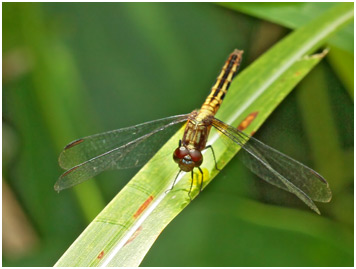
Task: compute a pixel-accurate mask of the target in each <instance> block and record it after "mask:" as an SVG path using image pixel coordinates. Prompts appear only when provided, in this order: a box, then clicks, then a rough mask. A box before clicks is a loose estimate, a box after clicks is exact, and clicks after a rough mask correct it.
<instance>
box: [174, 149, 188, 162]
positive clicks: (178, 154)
mask: <svg viewBox="0 0 356 269" xmlns="http://www.w3.org/2000/svg"><path fill="white" fill-rule="evenodd" d="M188 154H189V151H188V150H187V149H186V148H185V147H180V148H177V149H176V150H175V151H174V153H173V159H174V161H175V162H176V163H179V161H180V160H181V159H183V158H184V157H185V156H186V155H188Z"/></svg>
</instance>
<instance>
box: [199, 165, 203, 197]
mask: <svg viewBox="0 0 356 269" xmlns="http://www.w3.org/2000/svg"><path fill="white" fill-rule="evenodd" d="M198 169H199V171H200V173H201V180H200V189H199V193H201V191H202V190H203V183H204V173H203V170H201V168H200V167H198Z"/></svg>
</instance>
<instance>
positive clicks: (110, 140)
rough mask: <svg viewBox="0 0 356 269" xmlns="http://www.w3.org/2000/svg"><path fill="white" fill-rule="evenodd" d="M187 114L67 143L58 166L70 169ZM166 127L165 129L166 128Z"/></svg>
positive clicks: (179, 120) (183, 117)
mask: <svg viewBox="0 0 356 269" xmlns="http://www.w3.org/2000/svg"><path fill="white" fill-rule="evenodd" d="M188 115H189V114H185V115H177V116H172V117H167V118H163V119H159V120H154V121H149V122H145V123H142V124H138V125H135V126H131V127H126V128H121V129H117V130H113V131H109V132H105V133H100V134H95V135H91V136H87V137H84V138H81V139H78V140H75V141H73V142H71V143H69V144H68V145H67V146H66V147H65V148H64V149H63V151H62V152H61V154H60V155H59V159H58V162H59V165H60V166H61V167H62V168H63V169H69V168H72V167H74V166H76V165H78V164H81V163H83V162H85V161H87V160H90V159H92V158H95V157H97V156H99V155H101V154H104V153H106V152H108V151H110V150H112V149H116V148H119V147H121V146H123V145H126V144H127V143H129V142H130V141H133V140H135V139H137V138H139V137H141V136H143V135H145V134H148V133H151V132H152V131H154V130H156V129H159V128H161V127H163V126H166V125H168V126H169V124H170V123H172V124H175V123H177V122H181V121H184V120H186V119H187V117H188ZM168 126H167V127H168Z"/></svg>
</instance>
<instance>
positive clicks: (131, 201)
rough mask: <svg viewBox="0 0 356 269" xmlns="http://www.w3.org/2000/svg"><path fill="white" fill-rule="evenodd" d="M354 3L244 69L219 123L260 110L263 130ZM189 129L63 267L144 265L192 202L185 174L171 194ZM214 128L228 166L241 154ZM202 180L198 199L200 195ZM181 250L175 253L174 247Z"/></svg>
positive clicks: (207, 160) (209, 174)
mask: <svg viewBox="0 0 356 269" xmlns="http://www.w3.org/2000/svg"><path fill="white" fill-rule="evenodd" d="M352 18H353V12H352V10H351V11H350V4H340V5H338V6H336V7H335V8H334V9H333V10H329V11H327V12H326V13H325V14H323V15H322V16H320V17H319V18H317V19H316V20H315V21H313V22H311V23H310V24H308V25H306V26H304V27H301V28H300V29H298V30H297V31H295V32H293V33H292V34H290V35H289V36H287V37H286V38H285V39H283V40H282V41H280V42H279V43H278V44H276V45H275V46H274V47H273V48H272V49H270V50H269V51H268V52H267V53H265V54H264V55H263V56H262V57H260V58H259V59H258V60H257V61H255V62H254V63H253V64H252V65H251V66H249V67H248V68H246V69H245V70H243V71H242V72H241V74H240V75H238V76H237V78H236V79H235V80H234V82H233V83H232V85H231V89H230V91H229V93H228V94H227V96H226V98H225V101H224V104H223V105H222V107H221V109H220V111H219V112H218V114H217V118H219V119H221V120H223V121H225V122H227V123H229V124H231V125H232V126H238V125H239V124H240V123H241V122H242V121H243V120H244V119H245V118H246V117H247V116H248V115H250V114H251V113H253V112H258V114H257V117H256V118H255V119H254V120H253V121H252V122H251V124H250V125H249V126H248V128H247V129H245V130H244V131H245V132H246V133H250V134H251V133H252V132H254V131H256V130H257V129H258V127H259V126H260V125H261V124H262V123H263V121H264V120H265V119H266V118H267V117H268V115H270V113H271V112H272V111H273V110H274V109H275V108H276V107H277V105H278V104H279V103H280V102H281V101H282V100H283V99H284V98H285V97H286V96H287V95H288V93H289V92H290V91H291V90H292V89H293V88H294V86H295V85H296V84H297V83H298V82H299V81H300V80H301V79H302V78H303V77H304V76H305V75H306V74H307V73H308V72H309V71H310V70H311V69H312V68H313V67H314V66H315V65H316V64H317V63H318V62H319V61H320V60H321V59H322V58H323V56H324V55H325V53H321V54H316V55H313V56H308V54H310V53H312V52H314V51H315V50H316V49H317V48H319V47H320V46H321V45H322V44H323V43H325V41H326V40H327V39H328V38H329V37H330V36H331V35H332V34H334V33H335V32H337V31H338V30H339V29H340V28H341V27H342V26H344V25H345V24H347V23H348V22H350V20H352ZM181 136H182V130H180V131H179V132H178V133H177V134H175V135H174V136H173V137H172V138H171V139H170V140H169V141H168V142H167V143H166V145H165V146H163V147H162V148H161V150H160V151H159V152H158V153H157V154H156V155H155V156H154V157H153V158H152V159H151V160H150V161H149V162H148V163H147V164H146V165H145V166H144V167H143V168H142V169H141V170H140V171H139V172H138V173H137V174H136V176H135V177H134V178H133V179H132V180H131V181H130V182H129V183H128V184H127V185H126V186H125V187H124V188H123V189H122V191H121V192H120V193H119V194H118V195H117V196H116V197H115V198H114V199H113V200H112V201H111V202H110V203H109V204H108V206H107V207H106V208H105V209H104V210H103V211H102V212H101V213H100V214H99V215H98V216H97V217H96V219H95V220H94V221H93V222H92V223H91V224H90V225H89V226H88V227H87V229H86V230H85V231H84V232H83V233H82V234H81V235H80V236H79V237H78V239H77V240H76V241H75V242H74V243H73V244H72V246H71V247H70V248H69V249H68V250H67V251H66V253H65V254H64V255H63V256H62V257H61V259H60V260H59V261H58V262H57V264H56V266H138V265H139V264H140V262H141V261H142V259H143V258H144V256H145V255H146V253H147V251H148V250H149V249H150V247H151V245H152V244H153V242H154V241H155V240H156V238H157V237H158V236H159V234H160V233H161V232H162V230H163V229H164V228H165V227H166V225H168V223H169V222H170V221H172V219H173V218H174V217H175V216H177V214H179V213H180V212H181V211H182V210H183V209H184V208H185V207H186V206H187V205H188V204H189V203H190V199H189V197H188V195H187V192H188V189H189V186H190V181H189V180H190V174H189V173H188V174H185V175H184V174H181V175H180V176H179V177H178V178H177V183H176V185H175V187H174V189H173V190H172V191H170V192H168V193H166V192H165V191H166V190H167V189H169V188H170V186H171V184H172V182H173V180H174V178H175V177H176V175H177V172H178V168H177V166H176V164H175V163H174V162H173V161H172V160H171V155H172V152H173V150H174V149H175V148H176V146H177V141H178V140H179V139H180V138H181ZM218 138H219V136H218V134H217V132H215V131H213V130H212V133H211V135H210V138H209V141H208V144H213V146H214V150H215V154H216V157H217V161H218V164H219V167H220V168H221V167H224V166H225V165H226V164H227V162H228V161H230V160H231V158H233V156H234V155H235V154H236V151H237V150H231V149H230V148H228V146H227V145H226V144H225V143H223V142H222V141H221V139H218ZM202 168H203V171H204V186H206V185H207V184H208V183H209V182H210V181H211V180H212V179H213V178H214V177H215V176H216V175H217V173H218V171H217V170H216V169H215V163H214V161H213V158H212V154H211V153H210V152H209V151H208V152H204V163H203V165H202ZM197 176H198V174H196V175H195V178H194V183H195V184H194V188H193V191H192V196H193V197H195V196H196V195H197V194H198V188H197V187H198V186H199V184H197V183H196V182H197V180H200V178H196V177H197ZM172 251H175V250H172Z"/></svg>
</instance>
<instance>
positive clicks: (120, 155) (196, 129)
mask: <svg viewBox="0 0 356 269" xmlns="http://www.w3.org/2000/svg"><path fill="white" fill-rule="evenodd" d="M242 54H243V51H242V50H238V49H235V50H234V51H233V52H232V53H231V54H230V55H229V57H228V59H227V60H226V62H225V64H224V66H223V68H222V70H221V72H220V74H219V76H218V77H217V79H216V82H215V84H214V85H213V87H212V89H211V92H210V94H209V96H208V97H207V98H206V100H205V102H204V103H203V105H202V107H201V108H200V109H199V110H194V111H193V112H191V113H188V114H183V115H176V116H171V117H167V118H163V119H158V120H154V121H149V122H146V123H142V124H138V125H135V126H131V127H127V128H121V129H117V130H113V131H109V132H104V133H100V134H96V135H92V136H88V137H84V138H81V139H78V140H75V141H73V142H71V143H69V144H68V145H67V146H66V147H65V148H64V149H63V151H62V152H61V154H60V156H59V165H60V166H61V167H62V168H63V169H66V170H67V171H66V172H64V173H63V174H62V175H61V176H60V177H59V179H58V180H57V182H56V184H55V186H54V189H55V190H56V191H58V192H59V191H61V190H64V189H67V188H70V187H73V186H75V185H77V184H79V183H82V182H84V181H86V180H88V179H90V178H92V177H94V176H96V175H98V174H100V173H101V172H103V171H105V170H110V169H126V168H133V167H140V166H143V165H144V164H145V163H147V162H148V160H150V159H151V157H152V156H153V155H154V154H155V153H156V152H157V151H158V149H159V148H160V147H161V146H162V145H163V144H164V142H165V141H166V140H165V139H163V137H164V136H165V135H167V133H168V134H169V133H172V130H173V131H174V130H175V129H173V127H174V126H177V125H178V126H179V124H183V123H184V122H186V127H185V130H184V135H183V138H182V139H181V140H180V141H179V145H178V148H176V149H175V150H174V152H173V160H174V161H175V162H176V163H177V164H178V167H179V172H178V175H179V173H180V172H182V171H183V172H191V174H192V177H193V170H194V169H195V168H197V169H198V170H199V171H200V173H201V174H202V177H201V183H200V191H201V190H202V185H203V172H202V170H201V168H200V166H201V165H202V163H203V155H202V153H201V152H202V150H204V149H208V148H210V149H211V150H212V154H213V157H214V160H215V164H216V165H215V166H216V168H217V169H218V167H217V163H216V159H215V153H214V150H213V148H212V147H211V146H206V144H207V140H208V136H209V132H210V130H211V127H212V126H213V127H214V128H215V129H216V130H218V131H219V132H220V133H221V134H222V135H223V136H226V137H227V138H228V140H230V141H232V143H233V144H234V145H236V146H238V147H241V148H242V149H243V151H242V152H240V153H239V154H238V155H239V156H241V157H240V159H241V160H242V161H243V163H244V164H245V165H246V166H247V167H248V168H249V169H250V170H251V171H252V172H253V173H255V174H256V175H257V176H258V177H260V178H261V179H263V180H265V181H267V182H268V183H270V184H272V185H274V186H276V187H278V188H281V189H283V190H286V191H288V192H291V193H293V194H294V195H296V196H297V197H298V198H299V199H300V200H302V201H303V202H304V203H305V204H306V205H308V206H309V207H310V208H311V209H312V210H314V211H315V212H317V213H318V214H320V212H319V209H318V208H317V207H316V205H315V203H314V201H317V202H324V203H326V202H329V201H330V200H331V197H332V193H331V190H330V188H329V184H328V182H327V181H326V180H325V179H324V178H323V177H322V176H321V175H320V174H318V173H317V172H315V171H314V170H313V169H311V168H309V167H307V166H305V165H304V164H302V163H300V162H298V161H296V160H294V159H292V158H290V157H288V156H286V155H284V154H283V153H281V152H279V151H277V150H275V149H273V148H271V147H269V146H268V145H266V144H264V143H262V142H261V141H259V140H257V139H255V138H253V137H251V136H249V135H247V134H245V133H244V132H242V131H241V130H239V128H235V127H233V126H230V125H228V124H226V123H224V122H223V121H221V120H219V119H217V118H215V114H216V112H217V111H218V109H219V107H220V105H221V104H222V101H223V99H224V97H225V95H226V93H227V91H228V88H229V86H230V83H231V82H232V80H233V78H234V77H235V75H236V74H237V72H238V69H239V67H240V63H241V60H242ZM172 134H173V133H172ZM178 175H177V177H178ZM177 177H176V178H175V180H174V182H173V184H172V188H173V186H174V184H175V181H176V179H177ZM192 182H193V180H192ZM192 184H193V183H192ZM192 184H191V186H190V190H189V194H190V191H191V189H192ZM172 188H171V189H172ZM171 189H170V190H171Z"/></svg>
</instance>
